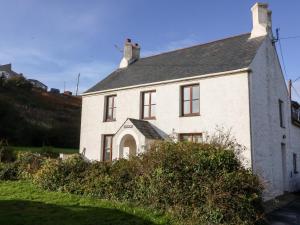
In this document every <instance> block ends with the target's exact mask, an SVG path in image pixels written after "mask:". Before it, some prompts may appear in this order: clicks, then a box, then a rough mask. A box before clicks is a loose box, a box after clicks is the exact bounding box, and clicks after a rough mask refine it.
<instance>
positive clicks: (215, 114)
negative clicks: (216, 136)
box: [80, 72, 251, 167]
mask: <svg viewBox="0 0 300 225" xmlns="http://www.w3.org/2000/svg"><path fill="white" fill-rule="evenodd" d="M195 83H199V84H200V116H195V117H181V116H180V87H181V86H182V85H187V84H195ZM148 90H156V99H157V102H156V104H157V112H156V120H150V121H149V122H150V123H152V124H153V125H154V126H155V127H156V128H158V130H159V132H160V133H161V134H163V135H166V136H167V135H170V134H174V133H176V134H179V133H198V132H208V133H213V132H215V129H216V127H217V126H219V127H223V128H224V129H225V130H229V129H231V133H232V135H233V136H235V137H236V139H237V141H238V142H239V143H240V144H242V145H244V146H246V147H247V151H245V153H244V157H245V159H246V161H247V163H246V166H247V167H249V166H250V163H251V153H250V119H249V96H248V73H247V72H243V73H239V74H232V75H223V76H218V77H217V76H216V77H207V78H203V79H196V80H193V81H181V82H176V83H168V84H160V85H155V86H150V87H140V88H134V89H127V90H120V91H116V92H107V93H105V94H94V95H87V96H83V99H82V105H83V109H82V124H81V141H80V151H83V149H84V148H85V149H86V156H87V157H88V158H89V159H94V160H101V155H102V153H101V151H102V150H101V149H102V146H101V145H102V140H101V137H102V135H103V134H114V133H116V132H117V130H118V129H119V128H120V127H121V125H122V124H123V123H124V122H125V120H126V119H127V118H135V119H140V97H141V92H142V91H148ZM111 94H116V95H117V97H116V106H117V113H116V121H115V122H103V118H104V116H103V113H104V98H105V96H107V95H111ZM113 156H115V154H113Z"/></svg>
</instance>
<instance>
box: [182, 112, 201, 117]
mask: <svg viewBox="0 0 300 225" xmlns="http://www.w3.org/2000/svg"><path fill="white" fill-rule="evenodd" d="M194 116H200V113H195V114H187V115H181V116H179V117H194Z"/></svg>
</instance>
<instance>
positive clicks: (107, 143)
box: [105, 136, 112, 148]
mask: <svg viewBox="0 0 300 225" xmlns="http://www.w3.org/2000/svg"><path fill="white" fill-rule="evenodd" d="M111 141H112V137H111V136H105V148H110V147H111Z"/></svg>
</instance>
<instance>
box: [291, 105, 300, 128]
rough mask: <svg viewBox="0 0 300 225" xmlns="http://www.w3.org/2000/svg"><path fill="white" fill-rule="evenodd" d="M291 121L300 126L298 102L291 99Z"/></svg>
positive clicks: (299, 106)
mask: <svg viewBox="0 0 300 225" xmlns="http://www.w3.org/2000/svg"><path fill="white" fill-rule="evenodd" d="M291 105H292V121H293V123H294V124H296V125H299V126H300V104H299V103H298V102H296V101H292V104H291Z"/></svg>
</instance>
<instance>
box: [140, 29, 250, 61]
mask: <svg viewBox="0 0 300 225" xmlns="http://www.w3.org/2000/svg"><path fill="white" fill-rule="evenodd" d="M250 34H251V33H250V32H247V33H243V34H238V35H233V36H228V37H225V38H220V39H217V40H213V41H209V42H205V43H201V44H195V45H192V46H188V47H182V48H177V49H174V50H170V51H166V52H161V53H158V54H155V55H150V56H146V57H142V58H140V60H143V59H148V58H151V57H156V56H160V55H164V54H168V53H171V52H177V51H181V50H184V49H189V48H194V47H198V46H203V45H208V44H212V43H214V42H219V41H224V40H227V39H231V38H236V37H240V36H244V35H250Z"/></svg>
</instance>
